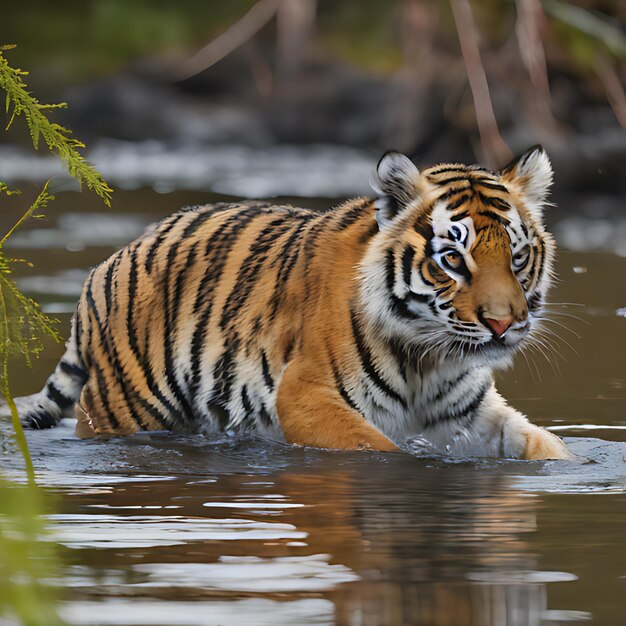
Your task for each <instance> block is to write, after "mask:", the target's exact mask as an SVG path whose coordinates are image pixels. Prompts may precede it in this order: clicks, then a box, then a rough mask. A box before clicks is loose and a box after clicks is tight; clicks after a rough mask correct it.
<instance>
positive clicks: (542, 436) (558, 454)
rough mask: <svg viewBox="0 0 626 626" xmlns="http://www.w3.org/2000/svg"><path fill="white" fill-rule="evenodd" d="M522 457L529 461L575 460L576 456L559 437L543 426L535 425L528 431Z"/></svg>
mask: <svg viewBox="0 0 626 626" xmlns="http://www.w3.org/2000/svg"><path fill="white" fill-rule="evenodd" d="M522 458H523V459H525V460H527V461H538V460H549V459H550V460H556V459H559V460H565V461H573V460H575V459H576V456H575V455H574V454H572V453H571V452H570V451H569V450H568V448H567V446H566V445H565V444H564V443H563V441H562V440H561V439H559V437H557V436H556V435H553V434H552V433H550V432H548V431H547V430H544V429H543V428H539V427H535V428H533V429H532V430H531V431H530V432H528V433H526V446H525V448H524V454H523V456H522Z"/></svg>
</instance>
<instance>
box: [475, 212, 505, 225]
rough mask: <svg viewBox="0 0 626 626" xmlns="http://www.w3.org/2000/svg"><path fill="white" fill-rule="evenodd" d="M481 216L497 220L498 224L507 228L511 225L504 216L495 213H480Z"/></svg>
mask: <svg viewBox="0 0 626 626" xmlns="http://www.w3.org/2000/svg"><path fill="white" fill-rule="evenodd" d="M479 215H484V216H485V217H489V218H491V219H492V220H496V221H497V222H500V224H504V225H505V226H506V225H507V224H508V223H509V220H508V218H506V217H504V216H502V215H498V214H497V213H494V212H493V211H480V212H479Z"/></svg>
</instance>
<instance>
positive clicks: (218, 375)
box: [211, 333, 241, 405]
mask: <svg viewBox="0 0 626 626" xmlns="http://www.w3.org/2000/svg"><path fill="white" fill-rule="evenodd" d="M240 344H241V339H240V338H239V335H238V334H237V333H233V334H232V335H231V336H230V337H228V338H227V339H226V341H225V344H224V351H223V352H222V355H221V356H220V358H219V359H218V360H217V362H216V363H215V366H214V367H213V380H214V383H213V394H211V395H212V397H213V398H217V399H218V400H219V402H220V404H221V405H226V404H227V403H228V402H229V400H230V394H231V391H232V386H233V382H234V381H235V365H236V361H235V359H236V356H237V353H238V351H239V347H240Z"/></svg>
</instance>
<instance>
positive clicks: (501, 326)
mask: <svg viewBox="0 0 626 626" xmlns="http://www.w3.org/2000/svg"><path fill="white" fill-rule="evenodd" d="M483 319H484V320H485V323H486V324H487V326H489V328H490V329H491V332H492V333H493V334H494V335H496V336H497V337H502V335H504V333H505V332H506V331H507V329H508V327H509V326H510V325H511V324H512V323H513V316H512V315H510V316H509V317H505V318H502V319H495V318H493V317H484V318H483Z"/></svg>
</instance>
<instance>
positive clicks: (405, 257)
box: [402, 245, 415, 288]
mask: <svg viewBox="0 0 626 626" xmlns="http://www.w3.org/2000/svg"><path fill="white" fill-rule="evenodd" d="M414 259H415V249H414V248H413V246H408V245H407V246H405V247H404V250H403V251H402V278H403V280H404V282H405V284H406V285H407V287H409V288H410V286H411V273H412V270H413V261H414Z"/></svg>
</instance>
